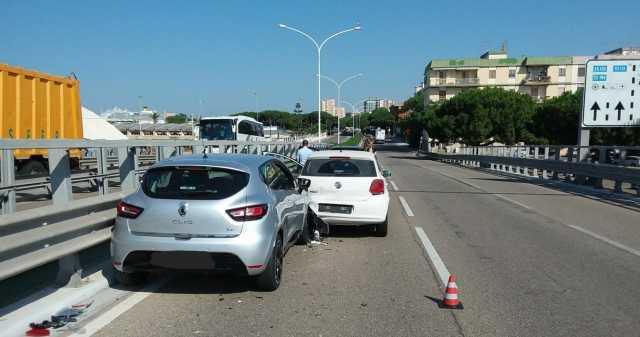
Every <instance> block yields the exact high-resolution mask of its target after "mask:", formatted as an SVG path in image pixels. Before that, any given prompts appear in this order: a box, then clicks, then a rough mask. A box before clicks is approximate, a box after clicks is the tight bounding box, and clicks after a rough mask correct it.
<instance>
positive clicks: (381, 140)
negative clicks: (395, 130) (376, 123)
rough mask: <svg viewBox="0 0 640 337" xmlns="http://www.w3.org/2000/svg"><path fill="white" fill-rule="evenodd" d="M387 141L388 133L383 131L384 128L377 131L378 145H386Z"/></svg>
mask: <svg viewBox="0 0 640 337" xmlns="http://www.w3.org/2000/svg"><path fill="white" fill-rule="evenodd" d="M386 139H387V132H386V131H385V129H382V128H378V129H376V144H378V143H381V144H384V142H385V141H386Z"/></svg>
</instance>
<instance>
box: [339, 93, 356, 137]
mask: <svg viewBox="0 0 640 337" xmlns="http://www.w3.org/2000/svg"><path fill="white" fill-rule="evenodd" d="M342 103H345V104H347V105H349V106H350V107H351V127H352V128H353V131H352V135H353V136H355V135H356V106H355V105H353V104H351V103H349V102H347V101H342Z"/></svg>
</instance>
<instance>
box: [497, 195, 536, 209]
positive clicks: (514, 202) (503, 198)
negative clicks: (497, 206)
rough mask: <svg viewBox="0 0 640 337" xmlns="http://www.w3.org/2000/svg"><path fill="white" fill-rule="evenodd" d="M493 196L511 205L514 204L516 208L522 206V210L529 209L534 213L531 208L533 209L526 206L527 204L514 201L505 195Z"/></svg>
mask: <svg viewBox="0 0 640 337" xmlns="http://www.w3.org/2000/svg"><path fill="white" fill-rule="evenodd" d="M493 195H495V196H496V197H498V198H500V199H502V200H504V201H506V202H510V203H512V204H514V205H516V206H520V207H522V208H525V209H528V210H530V211H533V208H531V207H529V206H527V205H525V204H523V203H521V202H519V201H515V200H513V199H511V198H508V197H505V196H504V195H503V194H495V193H494V194H493Z"/></svg>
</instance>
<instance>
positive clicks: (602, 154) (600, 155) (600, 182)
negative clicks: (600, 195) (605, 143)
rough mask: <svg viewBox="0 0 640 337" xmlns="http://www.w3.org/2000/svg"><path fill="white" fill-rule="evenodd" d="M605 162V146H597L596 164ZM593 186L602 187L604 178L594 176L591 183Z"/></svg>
mask: <svg viewBox="0 0 640 337" xmlns="http://www.w3.org/2000/svg"><path fill="white" fill-rule="evenodd" d="M606 163H607V148H606V147H599V148H598V164H606ZM593 186H594V187H595V188H600V189H602V188H604V179H602V178H595V182H594V184H593Z"/></svg>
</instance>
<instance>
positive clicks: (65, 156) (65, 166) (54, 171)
mask: <svg viewBox="0 0 640 337" xmlns="http://www.w3.org/2000/svg"><path fill="white" fill-rule="evenodd" d="M49 177H50V179H51V192H52V199H53V204H54V205H64V204H66V203H68V202H69V201H71V200H73V192H72V190H71V167H70V166H69V153H68V152H67V149H49Z"/></svg>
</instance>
